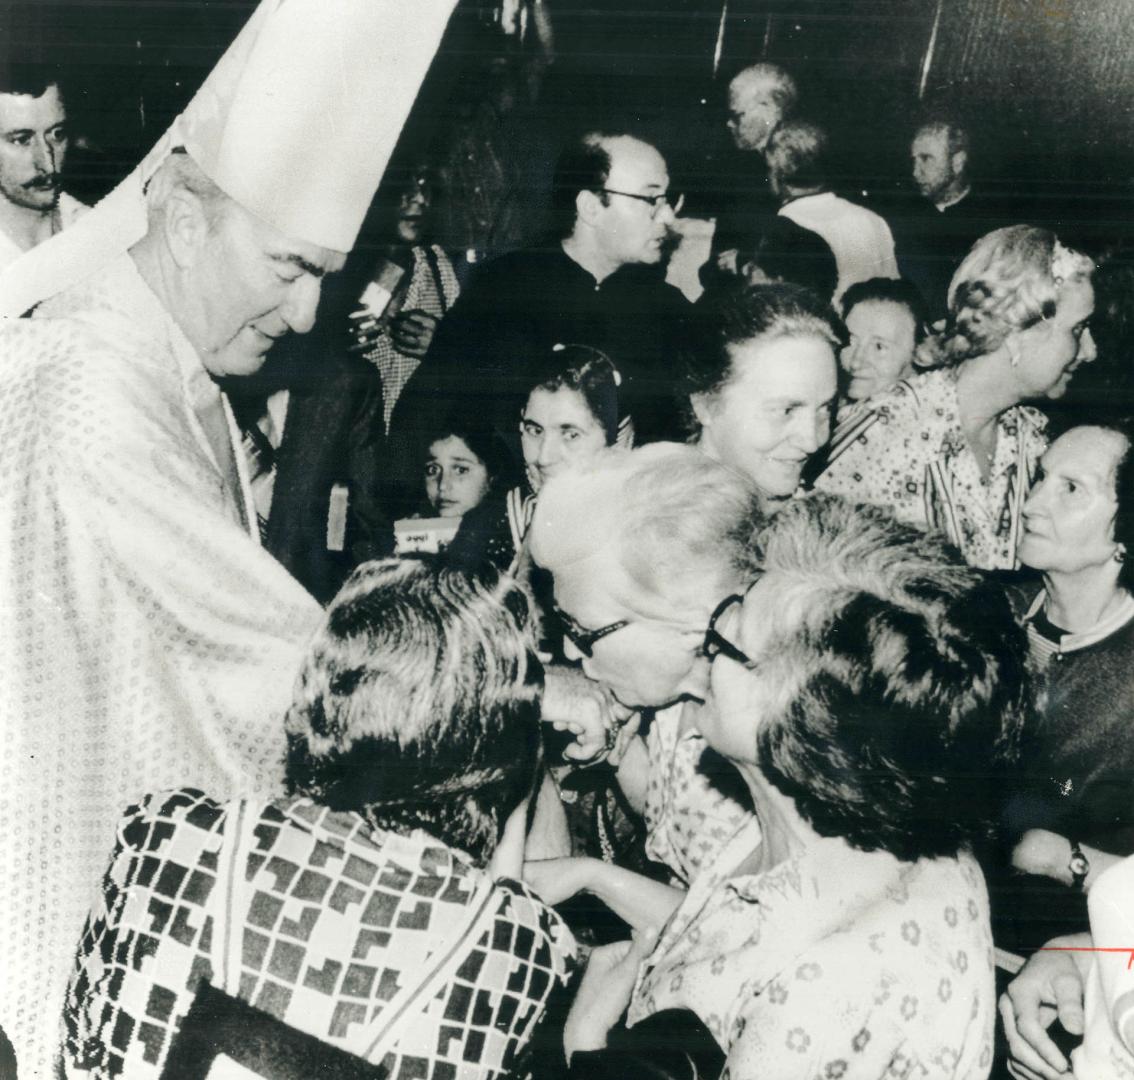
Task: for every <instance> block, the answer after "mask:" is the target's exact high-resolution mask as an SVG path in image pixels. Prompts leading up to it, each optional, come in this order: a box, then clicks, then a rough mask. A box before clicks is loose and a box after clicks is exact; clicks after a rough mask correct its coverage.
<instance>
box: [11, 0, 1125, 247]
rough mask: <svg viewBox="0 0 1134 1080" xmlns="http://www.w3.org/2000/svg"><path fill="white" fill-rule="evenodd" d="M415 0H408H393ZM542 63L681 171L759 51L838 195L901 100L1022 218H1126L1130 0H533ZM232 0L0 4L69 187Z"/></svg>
mask: <svg viewBox="0 0 1134 1080" xmlns="http://www.w3.org/2000/svg"><path fill="white" fill-rule="evenodd" d="M407 2H414V3H421V2H426V0H407ZM547 3H548V6H549V7H550V9H551V11H552V13H553V16H554V20H555V31H556V50H557V56H558V59H557V62H556V64H555V65H554V67H553V68H552V71H551V75H550V77H549V80H548V83H547V85H546V86H545V88H544V91H543V93H542V95H541V98H540V105H539V107H540V109H541V110H542V111H543V113H544V114H545V116H546V117H547V118H548V119H549V121H550V123H551V124H552V126H554V127H556V128H558V129H560V130H563V129H566V128H569V127H571V126H572V125H573V124H578V123H582V122H593V121H594V120H595V119H596V118H602V119H606V118H612V119H624V118H631V119H632V120H633V122H634V123H636V124H637V125H638V126H640V127H642V128H643V129H644V130H646V131H647V133H650V134H652V135H653V136H654V137H655V138H657V139H658V141H659V143H661V144H662V145H663V147H664V148H665V149H667V150H668V151H669V153H670V156H671V158H672V159H673V161H674V163H675V170H676V171H678V173H679V174H680V172H681V170H682V168H685V169H691V170H695V169H697V168H698V167H699V165H700V163H701V162H702V161H703V160H704V157H705V155H707V154H710V153H712V152H713V151H714V149H717V148H719V147H720V144H721V139H722V138H723V135H724V131H723V125H722V116H721V100H722V91H723V87H724V85H725V84H726V83H727V78H728V76H729V75H730V74H731V73H732V72H733V71H735V69H736V68H737V67H739V66H741V65H742V64H743V63H745V62H750V61H751V60H755V59H770V60H775V61H777V62H780V63H783V64H784V65H785V66H787V67H789V68H790V69H791V70H792V71H794V72H795V73H796V74H797V76H798V78H799V81H800V84H801V87H802V90H803V100H804V105H805V110H806V111H807V112H808V113H810V114H812V115H814V116H815V117H816V118H818V119H822V120H825V121H827V122H828V123H829V124H830V125H831V127H832V129H833V130H834V131H835V132H836V133H837V135H838V148H839V151H840V152H839V161H840V162H841V168H840V181H841V186H842V187H844V188H845V189H846V190H847V191H848V192H859V191H867V192H870V193H872V194H875V193H883V194H884V193H885V192H886V191H887V190H888V189H891V188H894V187H896V186H898V185H900V184H901V183H902V182H903V181H904V179H905V177H906V173H907V170H908V165H907V160H906V155H907V151H908V140H909V134H910V130H911V127H912V126H913V124H914V123H915V121H916V117H917V115H918V113H919V110H920V109H922V108H923V107H925V106H926V105H927V104H931V103H946V104H949V105H951V106H955V107H957V108H960V109H962V110H964V111H965V112H966V113H967V114H968V115H969V116H970V117H971V118H972V119H973V120H974V121H975V124H976V127H977V132H978V136H979V138H978V146H977V155H976V156H977V158H978V162H979V169H980V172H981V173H982V174H983V176H984V177H985V178H986V179H987V181H988V182H989V183H992V184H996V185H999V186H1001V187H1003V188H1005V189H1007V190H1010V191H1013V192H1019V193H1020V194H1021V198H1022V199H1026V200H1027V205H1028V207H1029V212H1030V214H1031V216H1032V217H1039V218H1045V219H1046V220H1049V221H1052V222H1061V221H1069V222H1070V221H1071V219H1074V225H1075V226H1076V227H1077V226H1084V227H1087V228H1089V229H1090V230H1092V231H1093V232H1095V233H1097V234H1099V235H1101V236H1104V237H1105V235H1107V234H1109V233H1110V232H1113V231H1115V230H1121V229H1122V228H1123V227H1124V225H1123V223H1124V222H1125V220H1126V219H1127V217H1128V205H1127V204H1128V198H1129V192H1130V179H1129V178H1130V176H1131V172H1132V165H1134V149H1132V146H1134V140H1131V137H1130V133H1131V120H1132V119H1134V117H1132V111H1134V64H1131V63H1130V59H1129V58H1130V57H1131V56H1132V55H1134V0H795V2H788V0H728V2H727V17H726V19H725V32H724V38H723V48H722V52H721V58H720V64H719V67H718V70H717V71H716V73H714V49H715V46H716V44H717V39H718V31H719V29H720V25H721V14H722V4H723V3H724V0H616V2H611V3H602V2H599V0H547ZM253 6H254V5H253V4H252V3H249V2H248V0H81V2H77V0H35V2H33V3H26V2H25V3H22V4H8V5H5V7H4V8H3V12H4V24H5V25H4V26H3V27H2V28H0V41H2V42H3V46H4V52H5V55H6V56H7V57H9V58H19V57H22V56H28V57H38V58H45V57H46V58H50V59H53V60H55V61H57V62H59V63H60V64H61V65H62V66H63V67H64V68H65V70H66V72H67V74H68V76H69V77H70V79H71V84H72V87H71V104H72V112H73V113H74V119H75V125H74V126H75V128H76V131H77V133H79V134H81V135H83V136H84V137H85V138H84V140H83V141H84V144H85V148H84V149H83V150H82V151H81V152H80V153H78V154H76V155H75V160H74V162H73V168H74V177H73V186H74V187H75V188H76V189H77V190H78V191H79V192H81V193H83V194H86V195H87V196H88V197H93V196H95V195H97V194H99V193H101V192H102V191H103V190H105V189H106V188H107V187H108V186H109V185H110V184H112V183H113V182H114V181H115V180H116V179H117V178H118V177H119V176H120V175H121V174H122V173H123V172H124V171H125V170H126V169H128V168H129V167H130V166H131V165H132V164H133V163H134V162H135V161H136V160H137V158H138V157H139V156H140V155H141V154H142V153H144V152H145V150H146V149H147V148H148V147H149V145H150V144H151V143H152V142H153V141H154V140H155V139H156V138H157V136H158V135H160V133H161V132H162V130H163V129H164V127H165V126H166V124H168V122H169V120H170V118H171V117H172V116H173V115H174V113H175V112H176V111H177V110H178V109H179V108H180V107H181V106H182V105H183V104H184V102H185V101H186V100H187V99H188V97H189V95H190V94H191V93H192V91H193V89H194V88H195V87H196V86H197V85H198V84H199V82H200V80H201V78H202V77H203V75H204V74H205V73H206V72H207V71H208V69H209V67H210V66H211V65H212V64H213V62H214V61H215V60H216V58H217V57H218V56H219V55H220V53H221V51H223V48H224V47H225V45H226V44H227V43H228V41H230V40H231V38H232V37H233V36H234V34H235V33H236V31H237V29H238V28H239V26H240V25H241V24H242V22H243V21H244V19H245V18H246V17H247V15H248V13H249V12H250V11H251V10H252V8H253ZM488 6H489V5H485V4H477V3H472V2H466V3H463V4H462V6H461V8H460V9H459V11H458V15H457V17H456V18H455V19H454V22H453V26H452V27H451V31H450V33H449V35H448V36H447V39H446V42H445V45H444V48H443V51H442V54H441V56H440V57H439V58H438V61H437V63H436V64H435V68H434V73H433V76H432V78H431V80H430V83H429V86H428V88H427V92H426V94H425V95H424V97H423V100H422V102H421V105H420V107H419V109H418V110H417V115H416V118H415V126H416V127H417V128H418V129H420V130H425V129H428V128H429V127H430V125H436V124H439V123H443V122H444V121H445V119H446V118H448V117H449V116H451V114H452V112H453V110H454V109H456V108H457V107H458V106H459V98H460V94H461V92H462V91H461V87H462V85H463V84H462V82H461V74H460V73H461V71H462V70H464V69H466V68H467V67H468V65H469V63H470V61H471V60H473V59H475V58H476V55H477V53H478V51H480V50H483V49H485V48H487V47H489V45H488V40H489V39H488V38H487V37H486V36H485V35H484V34H483V33H482V32H481V29H480V28H481V23H482V16H483V14H484V11H485V9H486V7H488Z"/></svg>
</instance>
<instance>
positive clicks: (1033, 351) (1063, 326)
mask: <svg viewBox="0 0 1134 1080" xmlns="http://www.w3.org/2000/svg"><path fill="white" fill-rule="evenodd" d="M1094 310H1095V290H1094V288H1093V287H1092V286H1091V283H1090V282H1089V281H1069V282H1067V283H1066V284H1064V285H1063V286H1062V287H1061V288H1060V290H1059V298H1058V300H1057V301H1056V304H1055V314H1054V315H1053V316H1052V317H1051V318H1050V319H1044V320H1043V321H1042V322H1040V323H1037V324H1036V325H1035V326H1032V327H1029V328H1028V329H1027V330H1024V331H1022V332H1021V333H1020V335H1019V336H1020V338H1021V341H1020V346H1019V351H1020V360H1019V362H1018V364H1017V370H1018V372H1019V378H1020V380H1021V382H1022V383H1023V389H1024V396H1025V397H1027V398H1041V397H1046V398H1051V399H1055V398H1061V397H1063V395H1064V394H1066V393H1067V386H1068V384H1069V383H1070V382H1071V376H1072V375H1073V374H1074V373H1075V371H1076V369H1078V367H1079V366H1080V365H1081V364H1089V363H1090V362H1091V361H1092V360H1094V359H1095V357H1096V356H1097V355H1098V352H1097V350H1096V349H1095V341H1094V338H1093V337H1092V336H1091V328H1090V326H1088V324H1087V322H1088V320H1089V319H1090V317H1091V315H1092V314H1093V313H1094Z"/></svg>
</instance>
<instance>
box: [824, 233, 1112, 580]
mask: <svg viewBox="0 0 1134 1080" xmlns="http://www.w3.org/2000/svg"><path fill="white" fill-rule="evenodd" d="M1091 270H1092V264H1091V262H1090V260H1089V259H1088V258H1087V257H1086V256H1085V255H1082V254H1080V253H1078V252H1075V251H1071V250H1069V249H1068V248H1066V247H1064V246H1063V245H1062V244H1061V243H1060V242H1059V240H1058V239H1057V238H1056V237H1055V235H1054V234H1053V233H1051V232H1049V231H1047V230H1046V229H1039V228H1035V227H1033V226H1030V225H1012V226H1009V227H1008V228H1004V229H997V230H996V231H995V232H991V233H989V234H988V235H987V236H984V237H982V238H981V239H980V240H978V241H977V242H976V243H975V244H974V245H973V248H972V250H971V251H970V252H969V254H968V255H967V256H966V257H965V260H964V261H963V262H962V263H961V265H960V267H959V268H958V269H957V272H956V274H954V275H953V281H952V283H951V284H950V286H949V315H948V318H947V320H946V324H945V329H944V330H943V331H941V332H940V333H938V334H935V335H933V336H931V337H929V338H928V339H927V340H926V341H925V342H923V344H922V346H921V348H920V349H919V351H918V357H917V363H918V366H920V367H930V368H935V370H931V371H927V372H924V373H923V374H921V375H918V376H916V377H914V378H913V379H910V380H909V381H908V382H907V383H904V384H902V385H901V386H899V387H898V388H896V389H895V390H894V391H892V392H891V393H889V394H887V395H884V396H882V397H880V398H878V399H876V402H875V404H876V406H877V411H878V422H877V423H875V424H874V425H873V427H872V428H871V429H870V431H869V432H867V433H864V434H863V436H862V437H861V438H860V439H859V440H858V441H857V442H856V443H855V444H854V445H853V446H850V447H847V448H846V449H845V450H844V452H842V453H841V454H840V455H839V456H838V457H837V458H836V459H834V460H832V462H831V463H830V465H829V467H828V468H827V469H826V471H825V472H823V474H822V475H821V476H820V477H819V478H818V480H817V481H816V487H818V488H820V489H822V490H825V491H831V492H835V493H836V494H840V495H845V496H847V497H848V498H851V499H854V500H856V501H858V502H866V503H873V504H875V505H879V506H886V507H890V508H891V509H892V510H893V512H894V513H895V514H896V515H897V517H898V518H899V519H900V520H902V521H906V522H909V523H911V524H914V525H917V526H919V527H921V528H923V529H927V530H934V531H940V532H943V533H944V534H945V535H946V536H947V537H948V539H949V540H951V541H952V542H953V543H954V544H955V545H956V546H957V547H958V548H960V550H961V552H962V554H963V555H964V557H965V559H966V560H967V561H968V562H969V563H971V564H972V565H974V566H979V567H984V568H986V569H1012V568H1014V567H1015V566H1017V565H1018V562H1017V557H1016V546H1017V541H1018V540H1019V534H1020V523H1021V517H1022V512H1023V505H1024V499H1025V498H1026V496H1027V493H1028V488H1029V486H1030V485H1031V482H1032V479H1033V477H1034V474H1035V467H1036V462H1037V461H1038V460H1039V457H1040V455H1041V454H1042V453H1043V451H1044V448H1045V446H1046V444H1047V439H1046V435H1045V434H1044V429H1045V426H1046V420H1045V419H1044V417H1043V416H1042V415H1041V414H1040V413H1039V412H1038V411H1037V410H1035V409H1034V408H1031V407H1029V406H1027V405H1025V404H1024V403H1025V402H1028V401H1035V400H1042V399H1055V398H1059V397H1061V396H1062V395H1063V394H1064V393H1065V392H1066V390H1067V384H1068V382H1069V381H1070V379H1071V375H1072V373H1073V372H1074V371H1075V369H1076V368H1077V367H1079V365H1080V364H1085V363H1090V362H1091V361H1092V360H1094V358H1095V355H1096V350H1095V343H1094V340H1093V339H1092V337H1091V333H1090V329H1089V328H1088V325H1087V324H1088V320H1089V319H1090V317H1091V314H1092V313H1093V312H1094V307H1095V297H1094V290H1093V288H1092V286H1091V280H1090V275H1091Z"/></svg>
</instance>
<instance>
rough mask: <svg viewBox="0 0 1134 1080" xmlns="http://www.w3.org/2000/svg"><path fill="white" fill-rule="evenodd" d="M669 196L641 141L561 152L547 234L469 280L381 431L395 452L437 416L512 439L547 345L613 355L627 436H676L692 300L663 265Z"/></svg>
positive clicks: (664, 177)
mask: <svg viewBox="0 0 1134 1080" xmlns="http://www.w3.org/2000/svg"><path fill="white" fill-rule="evenodd" d="M676 201H677V200H676V199H675V197H674V196H673V194H672V193H671V192H670V190H669V171H668V169H667V167H666V162H665V159H664V158H663V157H662V156H661V154H660V153H658V151H657V150H656V149H655V148H654V147H653V146H651V145H650V144H649V143H646V142H643V141H642V140H640V139H637V138H634V137H632V136H630V135H627V134H611V133H600V132H591V133H589V134H587V135H585V136H583V137H582V138H581V139H580V140H579V141H578V142H577V143H575V144H573V145H572V146H570V147H569V148H568V149H567V150H566V151H564V153H563V155H562V156H561V158H560V161H559V164H558V166H557V169H556V182H555V206H554V208H555V210H556V212H557V219H558V224H559V226H560V231H559V234H558V238H557V239H556V240H555V241H553V242H552V243H550V244H549V245H547V246H544V247H540V248H529V249H526V250H522V251H514V252H511V253H509V254H507V255H502V256H501V257H500V258H498V259H494V260H492V261H491V262H488V263H486V264H484V266H483V267H481V268H480V269H479V270H478V271H477V273H476V274H474V276H473V277H472V278H471V279H470V281H469V283H468V285H467V286H466V288H465V290H464V291H463V292H462V293H461V296H460V298H459V299H458V300H457V302H456V304H454V305H453V308H452V310H451V311H450V312H449V313H448V315H446V317H445V319H444V320H443V321H442V322H441V325H440V326H439V327H438V329H437V334H436V336H435V338H434V339H433V344H432V347H431V348H430V350H429V353H428V354H427V356H426V357H425V359H424V360H423V361H422V363H421V365H420V367H418V369H417V370H416V371H415V372H414V374H413V375H412V376H411V378H410V380H409V382H408V383H407V384H406V387H405V389H404V390H403V391H402V394H401V396H400V397H399V399H398V402H397V405H396V406H395V409H394V413H393V416H392V417H391V422H390V439H391V441H392V442H396V443H397V445H398V447H399V453H400V457H402V458H403V459H405V458H407V457H408V458H409V460H412V459H413V449H412V448H413V447H414V446H416V445H418V444H420V442H421V440H422V438H423V437H426V436H427V435H428V433H429V432H430V431H431V430H432V428H433V427H434V425H435V424H436V422H437V420H438V419H439V418H444V417H461V418H466V419H469V420H475V421H477V422H479V423H482V424H483V423H490V424H491V425H492V426H493V427H495V428H496V430H497V431H499V432H500V433H501V434H504V435H511V436H513V437H515V436H516V435H517V432H518V424H519V410H520V407H521V406H522V405H523V399H524V398H526V396H527V392H528V390H529V389H530V387H531V383H532V378H533V374H534V373H535V372H536V371H537V369H538V365H539V364H540V362H541V360H542V358H543V357H545V356H546V355H547V354H548V353H549V352H550V350H551V348H552V347H553V346H554V345H556V344H578V345H588V346H590V347H592V348H595V349H599V350H600V351H602V352H604V353H606V354H607V355H608V356H609V357H610V359H611V361H612V362H613V363H614V365H615V367H616V368H617V369H618V371H619V373H620V376H621V383H620V385H619V408H620V410H621V412H622V417H621V419H627V418H628V419H629V420H631V421H632V422H633V425H634V431H635V437H636V440H637V441H638V442H650V441H653V440H657V439H675V438H680V436H681V424H680V419H679V413H678V407H677V398H676V393H675V390H676V381H677V371H676V359H675V355H676V344H677V339H678V334H679V333H680V331H681V327H682V325H683V320H684V318H685V316H686V314H687V312H688V309H689V304H688V301H686V299H685V298H684V296H682V294H681V293H680V292H679V291H678V290H677V289H675V288H674V287H673V286H672V285H668V284H667V283H666V282H665V280H664V268H663V260H664V253H665V241H666V239H667V235H668V232H669V228H670V226H671V225H672V223H673V220H674V212H675V207H674V205H673V204H674V203H675V202H676ZM403 447H404V448H409V449H408V450H402V448H403Z"/></svg>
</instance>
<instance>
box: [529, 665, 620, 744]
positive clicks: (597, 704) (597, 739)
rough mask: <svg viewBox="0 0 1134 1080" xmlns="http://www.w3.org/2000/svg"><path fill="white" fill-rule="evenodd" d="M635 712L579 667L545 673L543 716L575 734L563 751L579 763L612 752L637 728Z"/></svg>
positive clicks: (560, 668) (559, 728)
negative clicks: (589, 677)
mask: <svg viewBox="0 0 1134 1080" xmlns="http://www.w3.org/2000/svg"><path fill="white" fill-rule="evenodd" d="M634 716H635V714H634V713H633V711H632V710H630V709H627V708H626V707H625V706H623V705H620V704H619V703H618V702H617V701H615V700H614V698H613V697H611V695H610V693H609V692H608V691H607V690H606V689H604V688H603V687H602V686H600V685H599V684H598V683H596V682H592V681H591V680H590V679H588V678H587V677H586V675H584V674H583V673H582V672H581V671H579V670H578V669H576V668H568V667H558V666H557V667H551V668H548V669H547V671H546V673H545V675H544V691H543V719H544V720H545V721H546V722H548V723H550V724H551V725H552V726H553V727H554V728H555V730H556V731H570V732H571V733H572V734H573V735H574V736H575V741H574V742H573V743H572V744H571V745H570V746H568V747H567V749H566V750H565V751H564V752H563V754H564V757H567V758H569V759H570V760H571V761H573V762H576V763H577V764H580V765H585V764H588V763H590V762H593V761H597V760H599V759H600V758H602V757H605V756H607V755H611V754H613V753H614V752H615V751H616V750H617V749H618V747H619V746H620V745H621V744H623V743H625V742H627V741H628V740H629V739H630V738H632V737H633V735H634V734H635V732H636V731H637V724H636V723H633V724H631V723H630V721H631V720H632V719H633V717H634ZM631 728H632V730H628V729H631ZM623 749H624V747H623Z"/></svg>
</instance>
